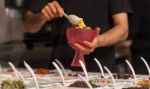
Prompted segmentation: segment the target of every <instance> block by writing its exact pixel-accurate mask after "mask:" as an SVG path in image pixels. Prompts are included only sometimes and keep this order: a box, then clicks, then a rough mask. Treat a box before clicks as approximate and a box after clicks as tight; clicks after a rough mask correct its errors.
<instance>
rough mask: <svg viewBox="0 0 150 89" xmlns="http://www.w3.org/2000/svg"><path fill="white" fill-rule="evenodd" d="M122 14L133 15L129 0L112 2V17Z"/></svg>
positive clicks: (111, 0) (112, 0)
mask: <svg viewBox="0 0 150 89" xmlns="http://www.w3.org/2000/svg"><path fill="white" fill-rule="evenodd" d="M121 12H127V13H132V9H131V6H130V2H129V0H110V13H111V15H113V14H117V13H121Z"/></svg>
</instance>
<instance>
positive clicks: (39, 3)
mask: <svg viewBox="0 0 150 89" xmlns="http://www.w3.org/2000/svg"><path fill="white" fill-rule="evenodd" d="M51 1H53V0H30V2H29V4H30V5H29V8H28V10H29V11H32V12H33V13H39V12H41V10H42V8H43V7H44V6H45V5H46V4H47V3H49V2H51Z"/></svg>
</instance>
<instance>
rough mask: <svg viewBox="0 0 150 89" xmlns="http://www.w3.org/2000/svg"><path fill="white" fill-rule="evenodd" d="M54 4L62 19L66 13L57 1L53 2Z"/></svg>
mask: <svg viewBox="0 0 150 89" xmlns="http://www.w3.org/2000/svg"><path fill="white" fill-rule="evenodd" d="M53 3H54V6H55V8H56V10H57V12H58V15H59V16H60V17H62V16H63V13H64V10H63V8H62V7H61V6H60V5H59V3H58V2H57V1H53Z"/></svg>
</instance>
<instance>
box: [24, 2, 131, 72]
mask: <svg viewBox="0 0 150 89" xmlns="http://www.w3.org/2000/svg"><path fill="white" fill-rule="evenodd" d="M39 1H40V0H39ZM38 7H40V8H38ZM37 8H38V9H37ZM64 12H65V13H67V14H75V15H77V16H79V17H82V18H83V20H84V22H85V24H86V25H87V26H91V27H92V28H96V27H100V28H101V31H100V34H99V30H100V29H99V28H96V30H95V31H96V33H97V35H96V36H95V38H94V40H93V41H92V42H87V41H85V42H84V44H85V45H86V47H83V46H82V45H79V44H78V43H75V44H74V45H73V46H74V48H76V49H79V50H80V51H81V52H83V53H84V54H89V55H86V56H85V59H86V62H87V68H88V70H89V71H98V67H97V66H96V65H95V64H94V61H93V58H98V59H99V60H100V61H101V62H102V64H103V65H106V66H108V67H109V68H111V70H112V71H114V70H115V65H114V50H113V45H114V44H116V43H118V42H120V41H123V40H125V39H126V37H127V36H128V20H127V17H128V16H127V12H130V8H129V6H128V1H127V0H57V1H53V0H47V1H46V0H44V1H43V0H42V1H40V3H38V1H36V2H34V5H33V7H32V8H31V11H29V12H27V14H26V19H25V26H26V28H27V29H26V31H27V32H31V33H35V32H38V31H39V30H40V28H41V27H42V26H43V25H44V24H45V23H46V22H48V21H51V22H52V21H53V22H52V23H54V24H53V25H52V28H53V30H54V34H56V36H55V37H57V38H58V39H57V38H55V42H56V43H57V45H56V46H54V51H53V54H52V59H53V58H58V59H59V60H60V61H61V62H62V63H63V64H64V65H65V66H66V67H67V68H70V63H71V61H72V60H71V59H72V58H73V54H74V50H73V49H71V48H70V47H69V45H68V43H67V40H66V36H65V31H66V28H67V27H70V26H71V25H70V23H69V22H68V21H67V20H66V19H65V18H64V17H63V14H64Z"/></svg>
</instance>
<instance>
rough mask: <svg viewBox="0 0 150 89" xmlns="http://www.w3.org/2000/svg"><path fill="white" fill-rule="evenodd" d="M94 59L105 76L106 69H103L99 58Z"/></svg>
mask: <svg viewBox="0 0 150 89" xmlns="http://www.w3.org/2000/svg"><path fill="white" fill-rule="evenodd" d="M94 61H95V62H96V63H97V65H98V67H99V69H100V71H101V73H102V76H103V77H104V78H105V75H104V71H103V68H102V65H101V63H100V62H99V60H97V58H94Z"/></svg>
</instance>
